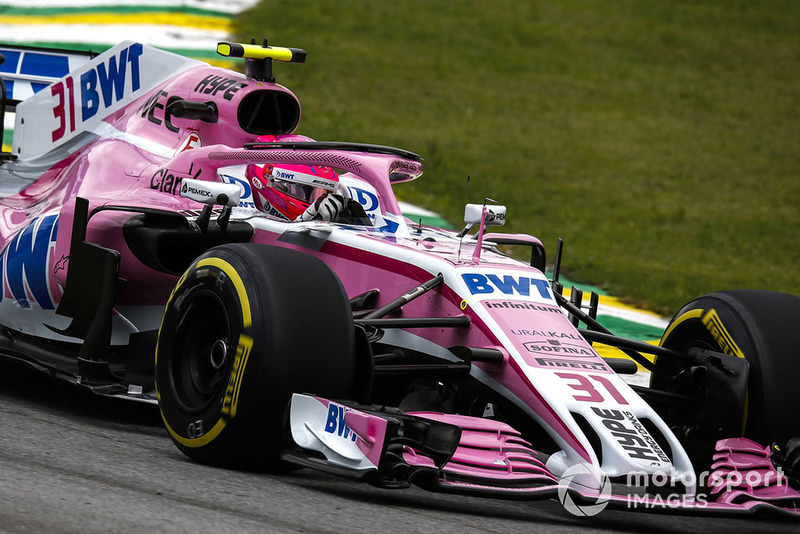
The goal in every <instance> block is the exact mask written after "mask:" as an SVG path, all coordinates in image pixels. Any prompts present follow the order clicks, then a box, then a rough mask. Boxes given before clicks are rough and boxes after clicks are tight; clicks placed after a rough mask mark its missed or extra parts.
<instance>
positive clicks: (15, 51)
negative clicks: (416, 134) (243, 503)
mask: <svg viewBox="0 0 800 534" xmlns="http://www.w3.org/2000/svg"><path fill="white" fill-rule="evenodd" d="M218 52H220V53H221V54H222V55H225V56H229V57H241V58H244V59H245V60H246V67H247V74H246V75H245V74H240V73H238V72H234V71H231V70H226V69H223V68H219V67H214V66H210V65H208V64H205V63H202V62H199V61H196V60H192V59H188V58H185V57H181V56H177V55H174V54H171V53H168V52H164V51H161V50H158V49H154V48H151V47H148V46H144V45H142V44H139V43H134V42H123V43H121V44H119V45H117V46H115V47H113V48H112V49H110V50H108V51H106V52H104V53H102V54H100V55H98V56H92V55H84V54H79V53H68V52H63V51H55V50H44V49H31V48H20V47H6V46H0V54H2V55H3V56H4V63H3V64H2V65H0V76H2V78H4V79H5V87H4V88H3V94H2V96H3V112H5V111H11V110H12V109H13V110H14V111H15V112H16V120H15V127H14V139H13V144H12V152H11V153H4V154H2V156H1V157H2V165H0V196H1V198H0V242H1V246H2V254H1V256H0V260H1V261H0V270H1V271H2V275H1V276H0V278H1V279H2V284H3V286H2V291H1V292H0V324H2V331H0V353H1V354H2V355H3V356H5V357H9V358H15V359H20V360H24V361H25V362H28V363H30V364H31V365H32V366H34V367H36V368H38V369H41V370H43V371H45V372H48V373H51V374H52V375H54V376H56V377H58V378H62V379H66V380H69V381H72V382H74V383H77V384H80V385H81V386H85V387H87V388H90V389H91V390H93V391H94V392H96V393H99V394H103V395H111V396H118V397H126V398H130V399H135V400H141V401H146V402H154V403H155V402H157V403H158V405H159V407H160V410H161V414H162V416H163V420H164V424H165V426H166V428H167V430H168V432H169V435H170V436H171V437H172V440H173V441H174V443H175V444H176V446H177V447H178V448H179V449H180V450H181V451H183V452H184V453H185V454H186V455H187V456H189V457H191V458H193V459H195V460H198V461H200V462H204V463H208V464H214V465H221V466H232V467H273V468H274V467H279V466H283V465H286V464H287V463H288V464H293V465H295V466H303V467H310V468H314V469H319V470H322V471H326V472H329V473H334V474H337V475H341V476H343V477H348V478H351V479H354V480H358V481H362V482H366V483H369V484H374V485H376V486H380V487H386V488H403V487H408V486H409V485H410V484H416V485H418V486H421V487H424V488H427V489H430V490H435V491H446V492H459V493H467V494H479V495H489V496H495V497H509V498H514V499H523V498H530V499H538V498H553V497H557V496H558V497H560V498H561V500H562V502H563V503H564V504H565V506H567V508H568V509H569V510H570V511H573V512H575V513H583V514H591V513H597V512H598V511H599V510H601V509H602V508H603V507H605V506H628V507H629V506H630V505H631V503H632V502H633V503H634V504H635V505H638V506H639V507H640V508H643V509H648V510H651V509H658V510H673V509H674V510H680V511H684V512H689V513H717V514H736V513H752V512H772V513H775V514H777V515H781V516H785V517H800V514H798V512H800V492H798V489H800V486H798V474H800V441H799V440H797V439H792V438H793V436H800V402H798V401H797V396H796V395H795V390H796V387H797V386H798V384H800V357H798V347H800V329H799V328H798V327H797V325H798V323H799V322H800V298H798V297H796V296H792V295H786V294H782V293H773V292H763V291H726V292H720V293H713V294H709V295H706V296H703V297H700V298H698V299H696V300H694V301H692V302H691V303H689V304H688V305H686V306H685V307H684V308H683V309H682V310H680V311H679V312H678V313H677V314H676V316H675V318H674V319H673V320H672V322H671V323H670V325H669V327H668V328H667V330H666V332H665V333H664V335H663V338H662V339H661V343H660V345H659V346H655V345H651V344H648V343H644V342H639V341H634V340H628V339H623V338H620V337H617V336H614V335H612V334H611V333H610V332H608V331H607V330H606V329H605V328H603V326H602V325H600V324H599V323H598V322H597V320H596V310H597V305H596V303H597V299H596V297H595V296H592V298H590V299H587V300H589V303H588V305H587V306H584V305H583V299H582V295H581V292H580V291H578V290H577V289H573V290H572V291H571V297H570V298H566V297H565V296H563V295H562V293H563V291H562V286H561V284H560V283H559V282H558V279H559V274H558V273H559V266H560V261H561V247H560V246H559V250H558V251H557V253H556V260H555V262H554V269H553V274H552V277H551V278H548V277H547V276H546V275H545V265H546V258H545V249H544V247H543V245H542V243H541V242H540V241H539V239H537V238H535V237H532V236H529V235H524V234H506V233H497V232H489V231H488V229H489V228H490V227H492V226H500V225H502V224H503V223H504V222H505V218H506V209H505V207H504V206H501V205H498V204H496V203H494V202H493V201H488V200H487V201H485V202H482V203H477V204H468V205H467V206H466V208H465V223H466V226H465V228H464V229H463V230H462V231H461V232H452V231H447V230H443V229H439V228H435V227H430V226H425V225H423V224H422V223H421V222H417V221H411V220H409V219H407V218H405V217H404V216H403V214H402V213H401V210H400V207H399V205H398V201H397V199H396V198H395V196H394V194H393V191H392V186H393V185H394V184H395V183H400V182H405V181H409V180H413V179H416V178H418V177H419V176H420V175H421V174H422V170H423V167H422V158H420V157H419V156H417V155H416V154H413V153H411V152H408V151H404V150H399V149H395V148H389V147H384V146H378V145H363V144H352V143H337V142H315V141H313V140H311V139H309V138H307V137H304V136H301V135H297V134H295V129H296V128H297V126H298V123H299V120H300V104H299V102H298V100H297V98H296V97H295V95H294V94H293V93H292V92H291V91H289V90H288V89H286V88H285V87H282V86H280V85H278V84H276V83H275V81H274V78H273V77H272V65H273V61H274V60H281V61H291V62H302V61H303V60H304V58H305V52H303V51H302V50H299V49H289V48H278V47H270V46H267V45H266V43H265V44H264V45H240V44H235V43H220V45H219V49H218ZM319 190H322V191H323V195H321V196H319V198H317V199H316V200H315V199H314V198H313V197H308V196H307V197H306V198H301V195H302V194H308V193H309V192H312V191H319ZM334 195H335V196H337V198H339V199H341V201H342V205H341V206H339V207H340V208H343V209H341V210H337V211H336V213H334V214H333V215H331V216H328V217H320V216H319V215H320V214H319V213H317V211H321V210H322V207H321V205H320V200H324V199H325V198H333V196H334ZM314 208H316V209H317V211H313V209H314ZM308 210H312V211H308ZM326 219H330V220H326ZM520 248H521V249H524V250H523V254H524V256H521V257H525V258H528V257H529V258H530V260H529V261H520V260H517V259H514V257H513V255H512V254H511V253H510V252H509V251H513V250H515V249H520ZM593 344H604V345H610V346H614V347H617V348H619V349H621V350H622V351H623V352H624V353H626V354H627V355H628V356H629V358H627V359H622V358H620V359H613V358H608V357H606V358H603V357H601V356H600V355H599V354H598V352H597V351H596V349H595V348H594V346H593ZM643 354H648V355H652V356H654V357H655V358H646V357H644V356H643ZM637 364H638V365H637ZM639 367H641V368H644V369H646V370H647V371H650V372H651V376H652V378H651V379H650V384H649V387H644V386H632V385H629V384H628V382H626V381H625V380H623V378H622V377H621V375H625V374H631V373H636V372H637V370H638V369H639ZM759 443H760V444H759ZM776 443H777V444H778V445H776ZM784 445H786V446H785V447H784Z"/></svg>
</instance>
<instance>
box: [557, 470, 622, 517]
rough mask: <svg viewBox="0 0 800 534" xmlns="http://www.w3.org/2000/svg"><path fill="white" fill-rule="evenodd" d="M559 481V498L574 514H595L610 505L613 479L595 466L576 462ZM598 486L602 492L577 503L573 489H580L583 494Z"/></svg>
mask: <svg viewBox="0 0 800 534" xmlns="http://www.w3.org/2000/svg"><path fill="white" fill-rule="evenodd" d="M558 482H559V483H558V500H559V501H561V504H562V505H563V506H564V508H566V510H567V511H568V512H569V513H571V514H572V515H577V516H593V515H597V514H599V513H600V512H602V511H603V510H605V507H606V506H608V499H609V497H610V496H611V480H610V479H609V478H608V477H607V476H605V475H600V473H599V470H598V469H597V468H596V467H594V466H590V465H588V464H575V465H573V466H572V467H570V468H569V469H567V470H566V471H564V474H563V475H561V478H559V481H558ZM598 486H600V493H599V494H597V495H594V494H592V495H590V496H587V497H586V498H585V499H583V500H582V502H581V504H578V503H576V502H575V501H574V499H573V498H572V495H571V494H570V493H571V492H572V491H578V492H580V493H581V494H586V493H587V492H588V491H592V493H593V490H590V488H596V487H598ZM583 501H585V502H583ZM591 501H594V502H591Z"/></svg>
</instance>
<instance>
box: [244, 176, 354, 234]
mask: <svg viewBox="0 0 800 534" xmlns="http://www.w3.org/2000/svg"><path fill="white" fill-rule="evenodd" d="M245 176H246V177H247V179H248V180H249V181H250V184H251V186H252V188H253V202H254V204H255V205H256V208H258V209H259V210H261V211H263V212H264V213H267V214H269V215H273V216H276V217H281V218H284V219H287V220H289V221H294V220H295V219H297V218H298V217H299V216H300V215H302V214H303V212H305V210H306V209H307V208H308V206H309V205H310V204H312V203H313V202H314V201H315V200H317V199H318V198H319V197H321V196H323V195H325V194H327V193H332V192H334V191H337V190H341V189H343V188H342V187H341V186H340V185H339V175H338V174H336V172H335V171H334V170H333V169H332V168H330V167H319V166H315V165H273V164H267V165H256V164H252V165H248V166H247V170H246V171H245Z"/></svg>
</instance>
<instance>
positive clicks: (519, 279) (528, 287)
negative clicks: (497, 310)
mask: <svg viewBox="0 0 800 534" xmlns="http://www.w3.org/2000/svg"><path fill="white" fill-rule="evenodd" d="M461 278H463V279H464V283H466V284H467V287H468V288H469V292H470V293H472V294H473V295H477V294H492V293H494V292H495V291H499V292H501V293H503V294H504V295H520V296H523V297H529V296H531V291H533V292H534V296H535V295H536V294H538V295H539V296H540V297H542V298H544V299H547V300H552V299H553V297H552V295H551V294H550V283H549V282H548V281H547V280H539V279H537V278H529V277H527V276H514V275H510V274H506V275H503V277H502V278H501V277H500V276H498V275H496V274H480V273H465V274H462V275H461Z"/></svg>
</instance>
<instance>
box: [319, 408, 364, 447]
mask: <svg viewBox="0 0 800 534" xmlns="http://www.w3.org/2000/svg"><path fill="white" fill-rule="evenodd" d="M345 413H346V410H345V408H344V406H339V405H338V404H334V403H330V405H329V406H328V420H327V421H326V422H325V432H327V433H328V434H336V435H337V436H339V437H342V438H344V439H349V440H350V441H355V440H356V438H357V437H358V434H356V433H355V432H353V431H352V430H350V427H349V426H347V423H345V421H344V414H345Z"/></svg>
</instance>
